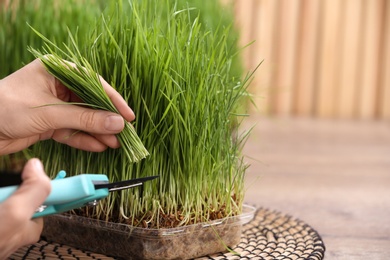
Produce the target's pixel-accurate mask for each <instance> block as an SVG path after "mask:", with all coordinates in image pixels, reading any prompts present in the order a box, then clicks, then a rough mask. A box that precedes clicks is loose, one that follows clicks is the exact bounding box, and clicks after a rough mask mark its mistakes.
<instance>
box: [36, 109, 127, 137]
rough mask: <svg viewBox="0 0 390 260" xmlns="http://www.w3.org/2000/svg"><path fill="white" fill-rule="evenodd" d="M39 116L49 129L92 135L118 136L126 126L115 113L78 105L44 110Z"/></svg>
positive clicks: (121, 118)
mask: <svg viewBox="0 0 390 260" xmlns="http://www.w3.org/2000/svg"><path fill="white" fill-rule="evenodd" d="M42 111H43V113H42V114H38V116H40V117H43V118H42V119H43V120H42V119H41V120H37V121H40V122H41V121H45V122H47V124H49V126H48V128H49V129H77V130H81V131H84V132H88V133H92V134H118V133H120V132H121V131H122V130H123V128H124V126H125V120H124V119H123V117H122V116H120V115H118V114H115V113H113V112H108V111H103V110H96V109H90V108H85V107H80V106H76V105H58V106H47V107H45V108H42Z"/></svg>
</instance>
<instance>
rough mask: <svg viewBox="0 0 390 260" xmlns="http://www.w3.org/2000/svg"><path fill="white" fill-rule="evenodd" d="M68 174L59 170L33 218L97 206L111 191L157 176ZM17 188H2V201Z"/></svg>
mask: <svg viewBox="0 0 390 260" xmlns="http://www.w3.org/2000/svg"><path fill="white" fill-rule="evenodd" d="M1 175H2V174H0V176H1ZM19 176H20V175H19ZM19 176H13V177H12V178H13V179H14V180H12V181H11V182H15V179H16V178H19V179H20V177H19ZM65 176H66V172H65V171H60V172H59V173H58V174H57V177H56V178H55V179H54V180H52V181H51V192H50V194H49V196H48V197H47V198H46V200H45V202H44V203H43V205H41V206H40V207H39V208H38V209H37V211H36V213H35V214H34V216H33V218H37V217H42V216H47V215H52V214H57V213H62V212H66V211H69V210H72V209H76V208H81V207H83V206H86V205H96V202H97V201H98V200H101V199H103V198H106V197H107V196H108V194H109V193H110V191H118V190H123V189H129V188H133V187H137V186H142V185H143V183H144V182H146V181H149V180H153V179H155V178H157V177H158V176H150V177H144V178H139V179H132V180H125V181H120V182H113V183H110V182H109V181H108V178H107V176H106V175H104V174H80V175H76V176H72V177H68V178H65ZM8 179H9V178H8ZM17 182H18V183H16V184H20V183H21V180H20V181H19V180H18V181H17ZM14 184H15V183H14ZM17 188H18V185H13V186H6V187H1V188H0V203H1V202H3V201H4V200H6V199H7V198H8V197H9V196H11V195H12V193H14V192H15V191H16V189H17Z"/></svg>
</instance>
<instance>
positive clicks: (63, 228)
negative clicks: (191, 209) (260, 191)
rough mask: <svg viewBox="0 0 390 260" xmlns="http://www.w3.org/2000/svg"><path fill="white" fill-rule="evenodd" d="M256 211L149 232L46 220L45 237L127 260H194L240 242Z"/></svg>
mask: <svg viewBox="0 0 390 260" xmlns="http://www.w3.org/2000/svg"><path fill="white" fill-rule="evenodd" d="M255 211H256V209H255V208H253V207H251V206H247V205H244V206H243V213H242V214H241V215H238V216H233V217H228V218H224V219H220V220H214V221H210V222H207V223H198V224H194V225H188V226H182V227H177V228H169V229H147V228H139V227H133V226H130V225H125V224H118V223H112V222H104V221H99V220H95V219H90V218H85V217H80V216H75V215H53V216H49V217H46V218H45V225H44V230H43V237H44V238H45V239H46V240H48V241H52V242H57V243H60V244H65V245H69V246H73V247H76V248H80V249H84V250H88V251H91V252H95V253H100V254H105V255H109V256H113V257H120V258H124V259H151V260H153V259H191V258H195V257H200V256H204V255H208V254H213V253H217V252H224V251H226V250H227V249H228V248H227V247H233V246H235V245H237V244H238V243H239V242H240V238H241V230H242V226H243V225H244V224H246V223H248V222H249V221H251V220H252V219H253V216H254V214H255Z"/></svg>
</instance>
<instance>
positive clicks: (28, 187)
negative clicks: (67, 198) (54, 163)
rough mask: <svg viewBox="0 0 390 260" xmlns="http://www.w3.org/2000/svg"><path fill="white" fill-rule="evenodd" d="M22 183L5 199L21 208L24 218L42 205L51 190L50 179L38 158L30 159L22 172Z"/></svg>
mask: <svg viewBox="0 0 390 260" xmlns="http://www.w3.org/2000/svg"><path fill="white" fill-rule="evenodd" d="M22 181H23V182H22V184H21V185H20V187H19V188H18V189H17V190H16V191H15V192H14V193H13V194H12V196H11V197H10V198H9V199H8V200H7V202H8V203H11V204H12V205H18V207H19V208H21V209H23V211H24V213H25V214H24V215H25V217H26V218H28V219H30V218H31V216H32V215H33V214H34V213H35V211H36V209H37V208H38V207H39V206H41V205H42V203H43V202H44V201H45V199H46V197H47V196H48V195H49V193H50V190H51V184H50V179H49V177H47V175H46V173H45V171H44V170H43V165H42V163H41V161H40V160H38V159H30V160H29V161H28V162H27V163H26V165H25V166H24V169H23V172H22Z"/></svg>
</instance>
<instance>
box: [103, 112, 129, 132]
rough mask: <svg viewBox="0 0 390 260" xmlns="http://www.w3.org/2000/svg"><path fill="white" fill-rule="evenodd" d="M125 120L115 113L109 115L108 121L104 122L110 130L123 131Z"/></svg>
mask: <svg viewBox="0 0 390 260" xmlns="http://www.w3.org/2000/svg"><path fill="white" fill-rule="evenodd" d="M124 124H125V122H124V120H123V118H122V117H121V116H119V115H115V116H108V117H107V118H106V122H105V124H104V127H105V128H106V130H108V131H118V132H119V131H122V129H123V127H124Z"/></svg>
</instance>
